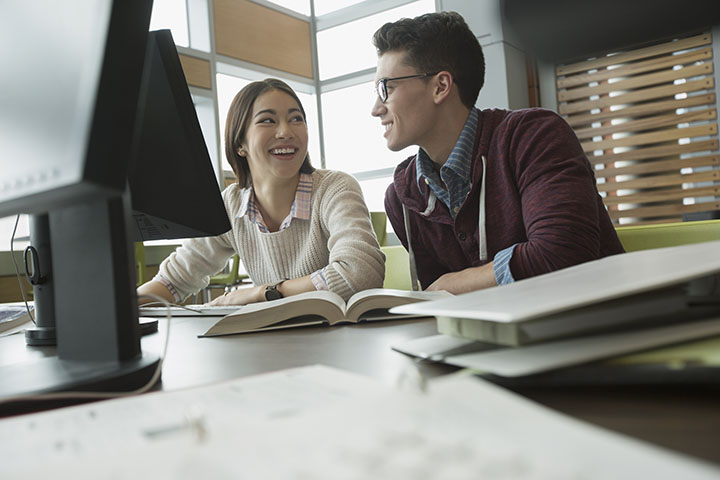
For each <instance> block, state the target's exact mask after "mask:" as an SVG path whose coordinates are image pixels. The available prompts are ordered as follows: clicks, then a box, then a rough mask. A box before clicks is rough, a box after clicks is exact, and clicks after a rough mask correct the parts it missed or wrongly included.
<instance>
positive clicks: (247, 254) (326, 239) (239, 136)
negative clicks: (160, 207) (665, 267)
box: [138, 79, 385, 305]
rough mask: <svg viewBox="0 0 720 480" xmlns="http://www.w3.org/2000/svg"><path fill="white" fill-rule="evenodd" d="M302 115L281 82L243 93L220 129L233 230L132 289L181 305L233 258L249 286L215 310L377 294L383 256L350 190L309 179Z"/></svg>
mask: <svg viewBox="0 0 720 480" xmlns="http://www.w3.org/2000/svg"><path fill="white" fill-rule="evenodd" d="M307 145H308V132H307V125H306V123H305V110H304V109H303V107H302V104H301V103H300V100H299V99H298V97H297V95H296V94H295V92H294V91H293V90H292V88H290V87H289V86H288V85H287V84H285V83H284V82H282V81H280V80H277V79H266V80H263V81H259V82H253V83H251V84H249V85H248V86H246V87H245V88H243V89H242V90H241V91H240V92H239V93H238V94H237V95H236V96H235V99H234V100H233V102H232V104H231V105H230V110H229V112H228V117H227V124H226V128H225V154H226V156H227V159H228V161H229V162H230V165H231V166H232V168H233V171H234V172H235V175H236V176H237V180H238V181H237V183H234V184H232V185H230V186H229V187H228V188H226V189H225V190H224V191H223V193H222V196H223V199H224V202H225V207H226V209H227V213H228V217H229V218H230V222H231V224H232V229H231V230H230V231H228V232H227V233H224V234H222V235H220V236H217V237H206V238H194V239H188V240H186V241H184V242H183V244H182V246H181V247H179V248H178V249H177V250H176V251H175V252H174V253H172V254H171V255H170V256H169V257H168V258H167V259H165V260H164V261H163V262H162V264H161V265H160V271H159V273H158V275H157V276H156V277H155V278H153V279H152V280H151V281H150V282H148V283H146V284H144V285H141V286H140V287H139V288H138V295H140V296H141V298H140V303H146V302H148V301H150V300H149V299H147V297H146V298H142V295H145V294H153V295H157V296H160V297H162V298H166V299H167V300H169V301H173V302H179V301H182V300H183V299H185V298H186V297H187V296H189V295H191V294H193V293H196V292H197V291H199V290H200V289H202V288H204V287H205V286H206V285H207V283H208V278H209V276H210V275H213V274H215V273H217V272H218V271H220V270H221V269H222V267H223V266H224V265H225V264H226V262H227V260H228V258H229V257H231V256H232V255H233V254H235V253H237V254H239V256H240V259H241V260H242V262H243V265H244V266H245V268H246V269H247V272H248V274H249V276H250V279H251V280H252V282H253V284H254V286H253V287H248V288H241V289H237V290H235V291H233V292H230V293H227V294H226V295H223V296H221V297H218V298H216V299H215V300H214V301H213V302H212V303H213V304H218V305H224V304H228V305H230V304H232V305H243V304H247V303H253V302H263V301H266V300H274V299H277V298H282V297H286V296H289V295H295V294H298V293H302V292H308V291H312V290H331V291H333V292H336V293H338V294H339V295H340V296H341V297H343V298H344V299H347V298H349V297H350V296H351V295H352V294H353V293H356V292H358V291H360V290H364V289H368V288H375V287H381V286H382V283H383V277H384V273H385V266H384V255H383V253H382V252H381V250H380V247H379V246H378V243H377V240H376V238H375V234H374V233H373V229H372V225H371V223H370V217H369V213H368V210H367V207H366V205H365V202H364V201H363V197H362V192H361V190H360V186H359V185H358V183H357V181H356V180H355V179H353V178H352V177H351V176H350V175H347V174H345V173H342V172H337V171H331V170H316V169H314V168H313V167H312V166H311V164H310V158H309V157H308V154H307Z"/></svg>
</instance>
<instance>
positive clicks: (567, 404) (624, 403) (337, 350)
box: [0, 318, 720, 464]
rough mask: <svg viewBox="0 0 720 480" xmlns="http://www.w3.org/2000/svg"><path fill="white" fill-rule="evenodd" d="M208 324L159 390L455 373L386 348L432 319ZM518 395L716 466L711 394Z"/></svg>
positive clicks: (12, 344)
mask: <svg viewBox="0 0 720 480" xmlns="http://www.w3.org/2000/svg"><path fill="white" fill-rule="evenodd" d="M213 321H214V319H211V318H176V319H175V320H174V322H173V326H172V328H171V333H170V344H169V348H168V352H167V357H166V360H165V366H164V370H163V380H162V385H161V386H160V388H162V389H164V390H175V389H179V388H186V387H192V386H197V385H202V384H205V383H209V382H215V381H219V380H226V379H231V378H236V377H240V376H246V375H253V374H258V373H263V372H269V371H274V370H280V369H284V368H290V367H296V366H302V365H311V364H325V365H330V366H333V367H337V368H342V369H346V370H349V371H353V372H357V373H361V374H365V375H368V376H371V377H374V378H376V379H378V380H380V381H382V382H383V383H385V384H388V385H391V384H393V383H395V382H396V381H397V379H398V378H399V377H400V376H401V375H402V374H403V372H407V371H408V370H407V369H412V368H414V366H417V367H418V368H419V369H420V371H421V372H422V373H423V374H424V375H425V376H427V377H434V376H437V375H442V374H446V373H450V372H453V371H455V368H453V367H448V366H445V365H439V364H430V363H426V362H420V363H417V362H415V361H414V360H413V359H411V358H410V357H406V356H405V355H402V354H400V353H397V352H394V351H392V350H391V349H390V345H391V344H393V343H395V342H400V341H403V340H406V339H411V338H418V337H422V336H427V335H432V334H434V333H436V330H435V323H434V321H433V320H428V319H425V320H398V321H392V322H379V323H375V324H363V325H352V326H337V327H331V328H323V327H320V328H300V329H294V330H284V331H275V332H265V333H257V334H245V335H233V336H228V337H214V338H197V335H198V334H200V333H202V332H203V331H205V329H206V328H207V327H209V326H210V325H211V324H212V323H213ZM163 322H164V320H163ZM164 331H165V329H164V327H162V326H161V333H159V334H153V335H149V336H147V337H144V338H143V348H146V349H152V350H156V351H157V350H159V349H160V348H161V346H162V343H163V340H164V334H163V332H164ZM45 352H47V353H49V352H48V351H47V349H46V350H45V351H43V349H38V348H27V347H24V343H23V338H22V337H21V336H17V335H16V336H14V337H7V338H0V364H8V363H12V362H15V361H18V360H20V359H22V358H32V357H37V356H42V355H44V354H46V353H45ZM517 391H518V392H519V393H521V394H523V395H525V396H527V397H529V398H531V399H533V400H536V401H538V402H540V403H542V404H545V405H547V406H549V407H552V408H554V409H557V410H559V411H561V412H564V413H566V414H569V415H571V416H573V417H575V418H578V419H582V420H585V421H588V422H590V423H594V424H597V425H600V426H602V427H605V428H609V429H611V430H615V431H617V432H620V433H624V434H628V435H630V436H633V437H636V438H639V439H642V440H646V441H649V442H651V443H655V444H657V445H661V446H664V447H667V448H670V449H673V450H676V451H679V452H682V453H686V454H689V455H691V456H695V457H697V458H701V459H704V460H708V461H711V462H713V463H716V464H720V446H719V445H720V390H718V389H693V388H688V387H677V388H673V389H658V388H640V389H620V388H613V387H603V388H587V387H586V388H571V387H563V388H552V389H538V388H534V389H518V390H517ZM479 401H481V400H479Z"/></svg>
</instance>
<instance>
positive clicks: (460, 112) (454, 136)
mask: <svg viewBox="0 0 720 480" xmlns="http://www.w3.org/2000/svg"><path fill="white" fill-rule="evenodd" d="M468 115H470V109H469V108H467V107H466V106H464V105H458V106H455V107H453V108H446V109H443V110H440V112H439V113H438V115H437V117H436V121H435V122H434V124H433V128H432V129H431V130H430V131H429V132H428V134H427V135H426V140H425V141H423V144H422V145H420V147H421V148H422V149H423V150H425V153H427V155H428V157H430V160H432V161H433V163H434V164H436V165H438V166H442V165H445V162H447V159H448V157H449V156H450V154H451V153H452V151H453V148H455V144H456V143H457V141H458V139H459V138H460V134H461V133H462V130H463V127H464V126H465V122H466V121H467V118H468Z"/></svg>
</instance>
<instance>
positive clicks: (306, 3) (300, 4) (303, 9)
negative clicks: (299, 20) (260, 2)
mask: <svg viewBox="0 0 720 480" xmlns="http://www.w3.org/2000/svg"><path fill="white" fill-rule="evenodd" d="M269 1H270V3H274V4H276V5H280V6H281V7H285V8H287V9H288V10H292V11H294V12H298V13H301V14H303V15H307V16H310V0H269ZM303 106H304V105H303Z"/></svg>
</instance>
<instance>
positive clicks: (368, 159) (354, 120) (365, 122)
mask: <svg viewBox="0 0 720 480" xmlns="http://www.w3.org/2000/svg"><path fill="white" fill-rule="evenodd" d="M375 97H376V95H375V92H374V91H373V85H372V82H366V83H361V84H359V85H355V86H352V87H349V88H343V89H340V90H334V91H332V92H328V93H324V94H323V96H322V105H323V124H324V127H325V132H324V133H325V162H326V166H327V168H332V169H335V170H344V171H346V172H349V173H358V172H365V171H369V170H378V169H386V168H389V167H393V166H395V165H396V164H398V163H399V162H400V161H401V160H402V159H404V158H406V157H408V156H409V155H412V154H413V153H415V152H417V147H408V148H406V149H405V150H402V151H401V152H391V151H390V150H388V148H387V146H386V143H385V138H383V130H382V126H381V125H380V120H378V119H377V118H375V117H373V116H371V115H370V109H371V108H372V106H373V103H374V102H375Z"/></svg>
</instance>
